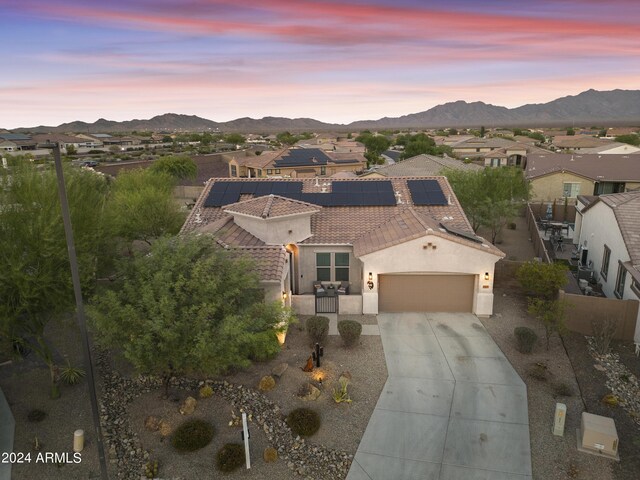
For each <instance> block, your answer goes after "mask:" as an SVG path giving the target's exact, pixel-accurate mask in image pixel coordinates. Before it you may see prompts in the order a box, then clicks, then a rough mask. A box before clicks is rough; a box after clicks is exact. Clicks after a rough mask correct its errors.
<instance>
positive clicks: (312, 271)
mask: <svg viewBox="0 0 640 480" xmlns="http://www.w3.org/2000/svg"><path fill="white" fill-rule="evenodd" d="M298 249H299V254H298V275H299V277H298V285H299V287H298V290H299V291H298V293H300V294H302V293H312V292H313V282H314V281H315V280H316V253H320V252H329V253H336V252H346V253H349V283H350V286H349V288H350V293H353V294H356V293H358V292H359V291H360V290H361V289H362V263H361V262H360V261H359V260H358V259H357V258H355V257H354V256H353V247H351V246H349V245H326V246H325V245H322V246H320V245H319V246H315V245H298ZM332 262H333V257H332ZM331 281H335V278H334V277H333V271H332V278H331Z"/></svg>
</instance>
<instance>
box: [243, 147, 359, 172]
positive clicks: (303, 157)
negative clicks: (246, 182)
mask: <svg viewBox="0 0 640 480" xmlns="http://www.w3.org/2000/svg"><path fill="white" fill-rule="evenodd" d="M234 160H235V161H236V162H237V163H238V165H243V166H248V167H255V168H267V167H273V168H296V167H316V166H326V165H332V164H336V165H340V164H343V165H348V164H365V163H366V161H367V159H366V158H365V157H364V155H362V154H361V153H355V152H340V153H338V152H331V151H324V150H322V149H320V148H283V149H280V150H277V151H273V152H262V153H261V154H260V155H249V156H236V157H234Z"/></svg>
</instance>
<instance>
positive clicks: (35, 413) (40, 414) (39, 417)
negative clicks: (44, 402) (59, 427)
mask: <svg viewBox="0 0 640 480" xmlns="http://www.w3.org/2000/svg"><path fill="white" fill-rule="evenodd" d="M45 418H47V412H45V411H44V410H39V409H37V408H35V409H33V410H31V411H30V412H29V413H28V414H27V420H29V421H30V422H32V423H38V422H41V421H43V420H44V419H45Z"/></svg>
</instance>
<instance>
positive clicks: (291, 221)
mask: <svg viewBox="0 0 640 480" xmlns="http://www.w3.org/2000/svg"><path fill="white" fill-rule="evenodd" d="M231 214H232V215H233V221H234V222H235V223H236V224H237V225H238V226H239V227H241V228H243V229H245V230H246V231H247V232H249V233H251V234H252V235H253V236H255V237H258V238H259V239H260V240H262V241H263V242H265V243H266V244H267V245H287V244H289V243H297V242H301V241H302V240H304V239H306V238H308V237H310V236H311V213H309V214H305V215H296V216H287V217H276V218H268V219H265V218H257V217H250V216H245V215H239V214H237V213H233V212H231Z"/></svg>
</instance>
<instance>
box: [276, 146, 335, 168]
mask: <svg viewBox="0 0 640 480" xmlns="http://www.w3.org/2000/svg"><path fill="white" fill-rule="evenodd" d="M314 159H315V161H314ZM330 160H331V159H330V158H329V157H328V156H327V155H326V154H325V153H324V152H323V151H322V150H320V149H319V148H300V149H291V150H289V151H288V152H287V154H286V155H284V156H282V157H280V158H278V159H277V160H276V161H274V162H273V164H274V166H275V167H276V168H277V167H303V166H310V165H326V164H327V163H328V162H329V161H330Z"/></svg>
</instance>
